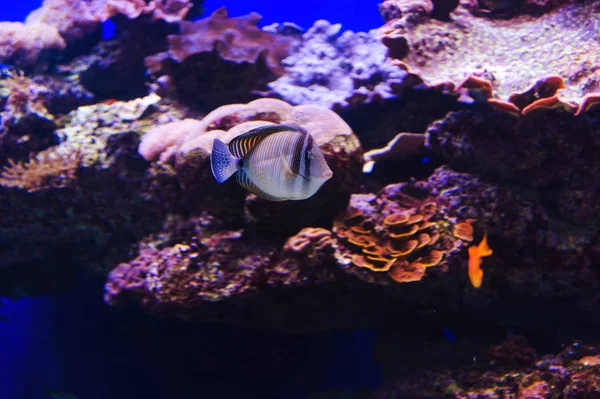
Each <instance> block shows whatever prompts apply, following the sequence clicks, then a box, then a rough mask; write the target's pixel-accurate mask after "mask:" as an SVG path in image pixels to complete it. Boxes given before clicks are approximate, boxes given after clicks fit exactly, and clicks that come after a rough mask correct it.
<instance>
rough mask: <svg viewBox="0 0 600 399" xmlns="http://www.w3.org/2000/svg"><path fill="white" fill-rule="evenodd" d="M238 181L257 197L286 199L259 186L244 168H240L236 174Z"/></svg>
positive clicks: (275, 199) (276, 199) (277, 199)
mask: <svg viewBox="0 0 600 399" xmlns="http://www.w3.org/2000/svg"><path fill="white" fill-rule="evenodd" d="M236 179H237V182H238V184H239V185H240V186H242V187H244V188H245V189H246V190H248V191H249V192H251V193H252V194H254V195H256V196H257V197H260V198H264V199H266V200H269V201H276V202H281V201H285V200H286V198H279V197H274V196H272V195H271V194H267V193H265V192H264V191H263V190H261V189H260V188H258V186H257V185H256V184H254V182H253V181H252V179H250V177H249V176H248V175H247V174H246V172H244V170H243V169H240V170H238V172H237V176H236Z"/></svg>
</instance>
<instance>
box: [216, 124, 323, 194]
mask: <svg viewBox="0 0 600 399" xmlns="http://www.w3.org/2000/svg"><path fill="white" fill-rule="evenodd" d="M210 166H211V169H212V173H213V176H214V177H215V179H216V180H217V182H219V183H223V182H224V181H225V180H227V179H229V177H231V175H233V174H236V178H237V182H238V183H239V185H240V186H242V187H244V188H245V189H246V190H248V191H250V192H251V193H253V194H256V195H257V196H259V197H261V198H264V199H267V200H270V201H286V200H302V199H306V198H309V197H311V196H313V195H314V194H315V193H316V192H317V191H318V190H319V188H321V186H322V185H323V183H325V182H326V181H327V180H329V179H330V178H331V176H332V175H333V172H331V169H329V166H328V165H327V162H326V161H325V157H324V156H323V152H321V149H320V148H319V146H318V145H317V143H316V142H315V140H314V139H313V137H312V136H311V135H310V133H308V132H307V131H306V129H304V128H302V127H300V126H295V125H269V126H262V127H259V128H256V129H252V130H250V131H249V132H246V133H244V134H241V135H239V136H237V137H236V138H234V139H233V140H231V142H230V143H229V146H227V145H226V144H225V143H223V142H222V141H221V140H219V139H215V141H214V142H213V147H212V153H211V156H210Z"/></svg>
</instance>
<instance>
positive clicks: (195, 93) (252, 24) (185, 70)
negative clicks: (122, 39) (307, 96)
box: [146, 8, 291, 107]
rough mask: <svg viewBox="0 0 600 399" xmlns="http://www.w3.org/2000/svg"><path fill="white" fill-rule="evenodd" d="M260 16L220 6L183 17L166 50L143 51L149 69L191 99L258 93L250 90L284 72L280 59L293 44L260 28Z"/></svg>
mask: <svg viewBox="0 0 600 399" xmlns="http://www.w3.org/2000/svg"><path fill="white" fill-rule="evenodd" d="M260 19H261V16H260V15H259V14H256V13H252V14H249V15H246V16H242V17H235V18H229V17H228V15H227V10H226V9H225V8H220V9H218V10H216V11H215V12H213V13H212V14H211V15H210V16H209V17H207V18H203V19H201V20H198V21H195V22H187V21H184V22H181V23H180V29H181V32H180V33H179V34H177V35H169V37H168V39H169V48H168V50H167V51H165V52H161V53H158V54H155V55H152V56H148V57H146V66H147V67H148V71H149V72H150V73H151V74H154V75H156V76H164V77H165V78H163V79H162V81H161V82H160V84H161V85H163V86H165V85H166V86H167V87H166V88H167V89H168V90H170V91H173V92H174V95H175V96H176V97H178V98H181V99H183V100H184V101H186V102H189V103H193V104H197V105H202V106H203V107H214V106H219V105H223V104H226V103H227V102H228V100H229V99H230V98H237V99H238V101H248V100H250V99H252V98H253V97H256V96H255V95H253V94H252V91H253V90H260V89H262V88H264V87H265V85H266V83H267V82H269V81H270V80H273V79H274V78H276V77H277V76H279V75H281V74H282V73H283V69H282V66H281V60H282V59H283V58H285V57H286V56H287V55H288V52H289V48H290V44H291V42H290V40H289V39H288V38H287V37H285V36H281V35H278V34H274V33H270V32H266V31H262V30H261V29H260V28H258V26H257V23H258V22H259V21H260Z"/></svg>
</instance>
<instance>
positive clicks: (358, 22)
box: [0, 0, 381, 31]
mask: <svg viewBox="0 0 600 399" xmlns="http://www.w3.org/2000/svg"><path fill="white" fill-rule="evenodd" d="M378 3H379V1H361V0H348V1H344V2H337V1H323V0H304V1H301V2H291V1H290V2H286V1H273V0H253V1H244V0H237V1H217V2H215V1H211V0H207V1H206V2H205V5H204V9H205V10H206V12H207V14H209V13H211V12H213V11H214V10H216V9H217V8H219V7H221V6H225V7H227V9H228V10H229V15H231V16H239V15H244V14H248V13H250V12H252V11H256V12H258V13H259V14H261V15H262V16H263V20H262V22H261V24H262V25H268V24H272V23H274V22H294V23H296V24H298V25H300V26H301V27H303V28H305V29H307V28H309V27H310V26H311V25H312V23H313V22H314V21H315V20H317V19H327V20H329V21H330V22H335V23H341V24H342V25H343V27H344V29H350V30H354V31H366V30H369V29H373V28H376V27H378V26H380V25H381V16H380V15H379V13H378V12H377V4H378ZM0 4H1V3H0ZM40 4H41V1H31V0H24V1H19V2H11V3H10V7H2V13H1V17H0V19H2V20H5V21H23V20H24V19H25V17H26V16H27V14H29V12H30V11H31V10H33V9H34V8H36V7H38V6H39V5H40Z"/></svg>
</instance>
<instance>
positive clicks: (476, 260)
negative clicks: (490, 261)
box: [469, 234, 493, 288]
mask: <svg viewBox="0 0 600 399" xmlns="http://www.w3.org/2000/svg"><path fill="white" fill-rule="evenodd" d="M492 253H493V252H492V250H491V248H490V247H489V246H488V243H487V234H484V235H483V239H482V240H481V242H480V243H479V245H478V246H474V245H473V246H470V247H469V278H470V279H471V284H473V287H475V288H479V287H481V282H482V280H483V270H481V258H484V257H486V256H490V255H491V254H492Z"/></svg>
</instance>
